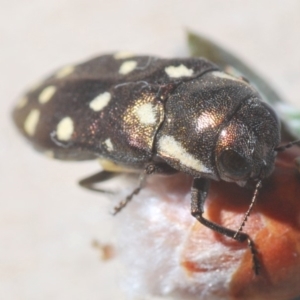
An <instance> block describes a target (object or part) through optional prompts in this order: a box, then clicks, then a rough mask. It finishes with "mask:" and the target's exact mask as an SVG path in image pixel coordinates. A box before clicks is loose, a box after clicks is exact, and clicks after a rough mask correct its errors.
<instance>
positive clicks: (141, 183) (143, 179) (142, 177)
mask: <svg viewBox="0 0 300 300" xmlns="http://www.w3.org/2000/svg"><path fill="white" fill-rule="evenodd" d="M146 175H147V174H146V172H145V171H144V172H143V173H141V175H140V178H139V185H138V187H137V188H135V189H134V190H133V191H132V192H131V194H129V195H128V196H127V197H126V198H125V199H124V200H123V201H121V202H120V203H118V205H117V206H115V207H114V211H113V213H112V214H113V215H116V214H117V213H118V212H120V211H121V210H122V209H123V208H124V207H125V206H126V205H127V203H128V202H130V201H131V199H132V198H133V196H134V195H137V194H138V193H139V192H140V191H141V189H142V188H143V187H144V185H145V182H146Z"/></svg>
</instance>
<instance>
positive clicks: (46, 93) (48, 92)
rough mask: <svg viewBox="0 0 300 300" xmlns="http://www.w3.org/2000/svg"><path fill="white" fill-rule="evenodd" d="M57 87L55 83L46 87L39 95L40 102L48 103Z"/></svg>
mask: <svg viewBox="0 0 300 300" xmlns="http://www.w3.org/2000/svg"><path fill="white" fill-rule="evenodd" d="M55 92H56V87H55V86H54V85H49V86H47V87H46V88H44V89H43V90H42V92H41V93H40V95H39V102H40V103H41V104H45V103H47V102H48V101H49V100H50V99H51V98H52V97H53V95H54V94H55Z"/></svg>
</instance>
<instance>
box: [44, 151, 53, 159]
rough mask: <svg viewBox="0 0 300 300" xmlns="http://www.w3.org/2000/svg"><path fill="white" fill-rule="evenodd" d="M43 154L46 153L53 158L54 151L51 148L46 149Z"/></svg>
mask: <svg viewBox="0 0 300 300" xmlns="http://www.w3.org/2000/svg"><path fill="white" fill-rule="evenodd" d="M44 155H46V156H47V157H48V158H54V152H53V151H52V150H46V151H45V152H44Z"/></svg>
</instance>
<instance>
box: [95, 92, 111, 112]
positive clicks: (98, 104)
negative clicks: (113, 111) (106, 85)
mask: <svg viewBox="0 0 300 300" xmlns="http://www.w3.org/2000/svg"><path fill="white" fill-rule="evenodd" d="M110 99H111V94H110V93H109V92H104V93H102V94H100V95H98V96H97V97H96V98H94V99H93V100H92V101H91V102H90V108H91V109H92V110H93V111H100V110H102V109H103V108H104V107H105V106H106V105H107V104H108V102H109V101H110Z"/></svg>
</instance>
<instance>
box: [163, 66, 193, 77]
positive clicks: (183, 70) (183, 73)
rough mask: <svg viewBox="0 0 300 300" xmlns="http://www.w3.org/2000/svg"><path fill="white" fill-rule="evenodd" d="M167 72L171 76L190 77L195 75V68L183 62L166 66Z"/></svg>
mask: <svg viewBox="0 0 300 300" xmlns="http://www.w3.org/2000/svg"><path fill="white" fill-rule="evenodd" d="M165 72H166V73H167V74H168V76H169V77H172V78H180V77H190V76H192V75H193V73H194V70H193V69H188V68H187V67H186V66H185V65H183V64H181V65H179V66H177V67H176V66H169V67H166V68H165Z"/></svg>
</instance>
